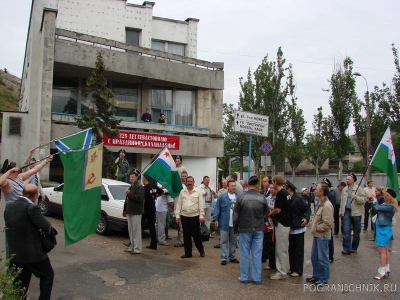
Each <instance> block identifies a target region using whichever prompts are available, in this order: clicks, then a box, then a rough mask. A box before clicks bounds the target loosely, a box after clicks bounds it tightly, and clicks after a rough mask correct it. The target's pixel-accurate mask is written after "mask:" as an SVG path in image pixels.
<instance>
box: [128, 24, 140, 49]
mask: <svg viewBox="0 0 400 300" xmlns="http://www.w3.org/2000/svg"><path fill="white" fill-rule="evenodd" d="M125 34H126V43H127V44H131V45H134V46H139V43H140V30H138V29H132V28H125Z"/></svg>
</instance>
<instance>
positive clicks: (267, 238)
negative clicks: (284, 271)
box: [261, 231, 276, 269]
mask: <svg viewBox="0 0 400 300" xmlns="http://www.w3.org/2000/svg"><path fill="white" fill-rule="evenodd" d="M267 259H269V261H268V265H269V266H270V267H271V269H275V268H276V266H275V243H274V242H273V241H272V231H269V232H264V239H263V250H262V257H261V260H262V261H263V262H265V261H266V260H267Z"/></svg>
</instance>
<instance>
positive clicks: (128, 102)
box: [112, 81, 139, 120]
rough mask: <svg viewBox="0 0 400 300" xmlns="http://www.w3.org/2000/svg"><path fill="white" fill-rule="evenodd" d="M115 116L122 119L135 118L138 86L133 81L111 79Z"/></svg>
mask: <svg viewBox="0 0 400 300" xmlns="http://www.w3.org/2000/svg"><path fill="white" fill-rule="evenodd" d="M112 91H113V93H114V98H115V101H116V103H115V108H116V110H117V111H116V113H115V117H116V118H120V119H122V120H137V106H138V98H139V88H138V85H137V84H135V83H129V82H118V81H113V83H112Z"/></svg>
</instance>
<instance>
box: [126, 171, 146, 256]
mask: <svg viewBox="0 0 400 300" xmlns="http://www.w3.org/2000/svg"><path fill="white" fill-rule="evenodd" d="M129 181H130V182H131V186H130V187H129V189H127V190H126V191H125V193H126V195H127V197H126V200H125V206H124V210H125V212H126V218H127V219H128V231H129V238H130V241H131V244H130V246H129V248H128V249H125V250H124V251H125V252H130V253H131V254H132V255H136V254H142V214H143V201H144V187H143V185H142V184H141V183H140V171H139V170H138V169H133V170H132V171H131V173H130V175H129Z"/></svg>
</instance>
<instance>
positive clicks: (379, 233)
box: [0, 149, 398, 299]
mask: <svg viewBox="0 0 400 300" xmlns="http://www.w3.org/2000/svg"><path fill="white" fill-rule="evenodd" d="M33 153H34V149H32V150H31V151H30V153H29V155H28V157H27V158H26V162H33V164H32V165H31V166H29V167H28V168H27V169H26V171H25V172H20V170H19V168H18V167H17V165H16V163H12V162H11V163H7V165H6V166H3V170H2V171H3V172H2V173H3V174H2V175H1V176H0V188H1V191H2V196H3V199H4V200H5V202H6V209H5V223H6V227H7V231H6V250H7V256H9V255H10V256H9V257H11V264H12V265H14V266H16V267H20V268H23V271H22V272H21V273H20V274H19V275H18V277H17V280H20V281H21V282H22V284H21V286H22V287H24V288H25V291H27V289H28V287H29V282H30V277H31V274H34V275H35V276H37V277H39V278H40V281H41V283H40V294H41V296H40V297H41V298H40V299H50V295H51V289H52V284H53V277H54V272H53V269H52V267H51V263H50V260H49V258H48V256H47V253H46V252H44V251H43V249H42V247H36V246H37V244H40V243H41V242H40V240H39V235H31V234H28V231H27V229H26V227H27V226H24V225H23V224H24V222H25V223H27V222H32V224H34V225H35V226H36V227H37V228H40V229H42V230H44V231H45V232H48V231H49V230H50V228H51V224H50V223H49V222H48V221H47V219H46V218H44V217H43V216H42V215H41V214H40V209H39V208H38V207H37V206H36V205H34V202H35V201H36V200H37V199H38V198H39V197H40V195H41V185H40V178H39V176H38V172H39V171H40V170H41V169H42V168H43V167H45V166H46V164H48V163H49V162H50V161H52V156H48V157H47V158H46V159H45V160H43V162H41V163H39V164H36V163H35V162H36V161H35V159H34V158H32V155H33ZM175 163H176V167H177V170H178V172H179V174H180V177H181V182H182V190H181V192H180V193H179V196H178V197H176V198H172V197H171V196H170V194H169V191H168V190H166V189H165V188H164V187H162V186H160V185H159V184H158V183H157V182H156V181H155V180H154V179H153V178H151V177H150V176H148V175H146V174H141V172H140V171H139V170H138V169H132V170H130V167H129V162H128V161H127V160H126V158H125V151H124V150H122V149H121V151H119V156H118V158H117V160H116V164H117V165H118V169H117V174H116V175H117V176H120V177H118V178H120V179H123V177H124V176H126V177H127V178H129V182H130V184H131V185H130V186H129V188H128V189H127V190H126V201H125V206H124V212H123V213H124V215H125V216H126V218H127V222H128V232H129V239H130V241H129V242H128V243H125V246H126V247H127V248H126V249H124V251H125V252H127V253H130V254H131V255H140V254H141V253H142V223H143V222H142V221H146V223H147V226H148V229H149V231H150V237H151V239H150V244H149V245H146V248H147V249H150V250H156V249H157V248H158V246H171V244H170V243H169V242H168V239H170V238H169V236H168V228H169V220H170V216H169V213H170V211H171V212H172V213H173V217H174V219H175V222H176V224H177V227H178V242H177V243H176V244H174V246H175V247H183V248H184V253H183V255H182V256H181V258H182V259H186V258H191V257H193V251H192V242H194V244H195V247H196V249H197V251H198V252H199V255H200V257H204V256H205V250H204V246H203V242H202V239H201V234H200V225H201V223H205V225H206V226H207V227H208V228H210V227H211V223H212V222H213V225H214V228H215V229H217V230H219V233H220V242H219V243H218V244H217V245H215V246H214V247H215V248H219V249H220V250H219V251H220V263H221V265H222V266H225V265H227V264H228V263H234V264H240V277H239V281H240V282H241V283H249V282H252V283H254V284H260V283H261V272H262V269H265V270H276V271H275V272H274V273H273V274H271V275H270V279H271V280H284V279H286V278H287V277H288V276H291V277H298V276H302V275H303V266H304V246H305V239H304V236H305V232H306V230H311V235H312V236H313V243H312V250H311V262H312V266H313V274H312V277H309V278H306V279H305V280H306V281H307V282H309V283H313V284H315V285H321V284H327V283H328V282H329V278H330V263H332V262H333V261H334V247H333V235H337V234H338V233H339V232H341V233H342V234H343V242H342V247H343V249H342V251H341V253H342V255H351V254H354V253H356V252H357V251H358V248H359V244H360V232H361V228H362V227H361V221H362V220H361V219H362V216H363V215H364V222H363V224H364V230H367V229H368V225H369V224H371V228H372V229H373V230H374V238H373V240H374V241H375V243H376V245H377V247H378V252H379V255H380V267H379V268H378V272H377V275H376V276H375V277H374V278H375V279H377V280H381V279H383V278H385V277H387V276H389V274H390V265H389V261H390V241H391V240H392V239H393V229H392V225H393V222H394V214H395V213H396V212H397V209H398V202H397V200H396V196H397V195H396V192H395V191H394V190H393V189H391V188H385V187H376V188H375V187H374V185H373V181H371V180H369V181H367V187H365V188H362V187H360V186H358V185H357V184H356V182H357V177H356V175H355V174H353V173H350V174H349V175H348V176H347V177H346V182H340V183H339V185H338V186H337V188H335V189H333V187H332V184H331V182H330V180H329V179H328V178H323V180H322V181H321V182H320V183H318V184H313V185H312V186H311V188H310V194H309V193H308V189H307V188H302V189H301V192H300V191H298V189H297V187H296V186H295V185H294V184H293V183H292V182H290V181H289V180H285V179H284V178H283V177H282V176H279V175H276V176H273V177H271V176H264V177H263V179H262V184H261V190H260V189H259V178H258V177H257V176H251V177H250V178H249V179H248V180H247V181H242V182H239V181H238V178H237V175H236V173H232V174H230V175H229V176H228V177H227V178H224V179H222V180H221V188H220V189H219V190H218V191H215V190H214V189H213V188H212V187H211V186H210V178H209V176H204V177H203V179H202V182H201V184H199V185H198V186H196V183H195V179H194V178H193V176H190V175H189V174H188V172H187V170H186V168H185V167H184V166H183V165H182V157H181V156H176V157H175ZM312 203H313V204H314V214H313V215H312V213H311V207H312ZM21 224H22V225H21ZM28 227H29V226H28ZM36 227H35V228H34V229H35V230H37V228H36ZM339 229H340V230H339ZM26 234H28V235H29V237H27V238H26V242H24V247H21V246H20V241H21V239H20V238H16V237H17V236H23V235H26ZM238 244H239V248H240V256H239V255H237V248H238ZM35 245H36V246H35ZM30 247H34V248H35V251H36V252H35V251H33V252H31V253H29V255H28V254H27V253H26V250H27V249H30ZM263 263H265V265H264V267H263ZM287 263H288V264H289V269H287V268H286V266H287Z"/></svg>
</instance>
